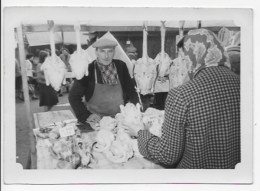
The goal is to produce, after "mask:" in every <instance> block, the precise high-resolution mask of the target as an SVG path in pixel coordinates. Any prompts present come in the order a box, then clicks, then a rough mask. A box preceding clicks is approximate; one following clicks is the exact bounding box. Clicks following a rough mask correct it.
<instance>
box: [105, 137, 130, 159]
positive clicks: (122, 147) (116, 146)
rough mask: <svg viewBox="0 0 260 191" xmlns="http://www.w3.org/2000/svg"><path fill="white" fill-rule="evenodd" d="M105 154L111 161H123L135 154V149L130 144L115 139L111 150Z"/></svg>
mask: <svg viewBox="0 0 260 191" xmlns="http://www.w3.org/2000/svg"><path fill="white" fill-rule="evenodd" d="M105 155H106V157H107V158H108V159H109V160H110V161H111V162H114V163H123V162H127V161H128V159H129V158H131V157H132V156H133V150H132V149H131V146H130V145H128V144H126V143H124V142H121V141H119V140H115V141H113V142H112V144H111V146H110V148H109V150H107V151H106V152H105Z"/></svg>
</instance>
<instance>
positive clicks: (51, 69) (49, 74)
mask: <svg viewBox="0 0 260 191" xmlns="http://www.w3.org/2000/svg"><path fill="white" fill-rule="evenodd" d="M50 44H51V56H50V57H47V58H46V59H45V61H44V63H43V64H42V66H41V70H42V71H43V72H44V76H45V80H46V85H47V86H49V85H51V86H52V87H53V88H54V89H55V90H56V91H59V90H60V87H61V85H62V84H66V79H65V74H66V72H67V70H66V65H65V63H64V62H63V61H62V60H61V59H60V57H58V56H57V55H56V53H55V44H54V31H53V29H51V30H50Z"/></svg>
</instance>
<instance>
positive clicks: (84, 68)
mask: <svg viewBox="0 0 260 191" xmlns="http://www.w3.org/2000/svg"><path fill="white" fill-rule="evenodd" d="M74 29H75V32H76V41H77V50H76V51H75V52H74V53H73V54H72V55H71V57H70V60H69V63H70V65H71V69H72V72H73V73H74V76H75V77H76V79H77V80H80V79H81V78H83V76H84V75H86V76H88V65H89V63H90V62H91V58H90V56H89V55H88V53H87V51H85V50H83V49H82V48H81V43H80V25H74Z"/></svg>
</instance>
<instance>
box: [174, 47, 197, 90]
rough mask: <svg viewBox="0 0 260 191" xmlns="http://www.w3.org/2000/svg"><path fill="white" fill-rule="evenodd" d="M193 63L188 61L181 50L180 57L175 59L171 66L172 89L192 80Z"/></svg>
mask: <svg viewBox="0 0 260 191" xmlns="http://www.w3.org/2000/svg"><path fill="white" fill-rule="evenodd" d="M191 67H192V63H191V62H190V60H189V59H186V57H185V56H184V54H183V52H182V51H181V50H179V54H178V57H177V58H175V59H174V60H173V62H172V65H171V66H170V72H169V80H170V89H172V88H176V87H178V86H180V85H182V84H184V83H185V82H187V81H189V80H190V77H189V73H190V72H191Z"/></svg>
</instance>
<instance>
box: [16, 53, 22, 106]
mask: <svg viewBox="0 0 260 191" xmlns="http://www.w3.org/2000/svg"><path fill="white" fill-rule="evenodd" d="M15 95H16V98H19V99H21V100H22V101H23V100H24V97H23V91H22V73H21V66H20V63H19V61H18V59H17V58H15Z"/></svg>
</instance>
